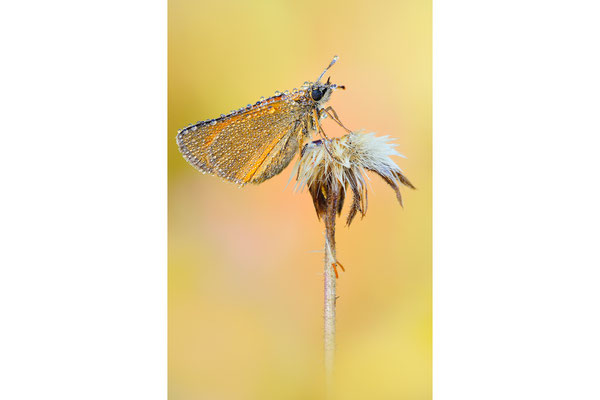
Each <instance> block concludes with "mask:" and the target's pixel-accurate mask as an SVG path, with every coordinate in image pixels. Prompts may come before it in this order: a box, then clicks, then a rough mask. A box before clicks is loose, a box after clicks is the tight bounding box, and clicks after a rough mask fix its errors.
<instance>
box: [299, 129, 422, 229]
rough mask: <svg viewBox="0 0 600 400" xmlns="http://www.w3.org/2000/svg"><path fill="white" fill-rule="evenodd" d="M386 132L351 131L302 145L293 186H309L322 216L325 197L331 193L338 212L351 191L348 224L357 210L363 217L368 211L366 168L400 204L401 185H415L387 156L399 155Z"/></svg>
mask: <svg viewBox="0 0 600 400" xmlns="http://www.w3.org/2000/svg"><path fill="white" fill-rule="evenodd" d="M391 140H392V139H391V138H389V136H382V137H377V136H375V134H374V133H361V132H352V133H349V134H347V135H345V136H343V137H341V138H334V139H331V140H330V141H328V145H327V147H326V146H325V145H324V143H323V141H321V140H317V141H314V142H311V143H309V144H307V145H306V146H304V148H303V149H302V153H301V155H300V159H299V160H298V162H297V163H296V165H295V167H294V172H295V174H296V181H297V182H296V190H301V189H302V188H303V187H304V186H306V187H307V188H308V191H309V192H310V194H311V196H312V199H313V203H314V205H315V210H316V212H317V217H318V218H319V219H320V218H324V215H325V212H326V210H327V206H326V204H327V199H328V198H329V197H330V196H332V194H337V195H335V196H334V197H335V198H336V199H337V200H336V210H337V213H338V215H340V214H341V211H342V207H343V205H344V198H345V197H346V193H347V192H348V191H351V192H352V205H351V206H350V212H349V213H348V218H347V220H346V224H347V225H350V223H351V222H352V220H353V219H354V217H355V216H356V214H357V212H360V213H361V216H362V217H364V216H365V214H366V213H367V203H368V201H367V184H366V180H365V172H366V171H371V172H375V173H376V174H377V175H379V176H380V177H381V178H383V180H384V181H385V182H387V183H388V184H389V185H390V186H391V187H392V189H394V191H395V192H396V197H397V198H398V201H399V202H400V205H402V195H401V194H400V186H401V185H404V186H408V187H409V188H411V189H415V187H414V186H413V185H412V183H410V181H409V180H408V179H407V178H406V177H405V176H404V175H403V174H402V170H401V169H400V168H399V167H398V166H397V165H396V164H395V163H394V162H393V161H392V159H391V158H390V156H400V157H404V156H402V155H401V154H400V153H398V152H397V151H396V150H395V146H396V144H394V143H391Z"/></svg>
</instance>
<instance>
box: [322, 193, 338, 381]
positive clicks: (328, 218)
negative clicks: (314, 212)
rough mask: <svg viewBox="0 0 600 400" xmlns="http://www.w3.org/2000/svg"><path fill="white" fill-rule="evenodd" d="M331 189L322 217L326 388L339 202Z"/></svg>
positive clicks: (331, 357) (330, 362) (330, 364)
mask: <svg viewBox="0 0 600 400" xmlns="http://www.w3.org/2000/svg"><path fill="white" fill-rule="evenodd" d="M332 186H334V187H333V188H331V189H332V190H331V192H330V193H328V194H327V195H328V198H327V211H326V214H325V216H324V218H323V219H324V221H325V265H324V271H323V274H324V276H325V296H324V300H325V301H324V315H325V331H324V333H325V376H326V380H327V386H331V381H332V376H333V363H334V355H335V300H336V296H335V280H336V276H335V272H334V269H333V268H334V267H333V266H334V264H335V262H336V256H335V217H336V215H335V214H336V209H337V203H338V201H339V191H338V189H337V188H336V187H335V186H336V185H332Z"/></svg>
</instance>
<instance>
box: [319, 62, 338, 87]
mask: <svg viewBox="0 0 600 400" xmlns="http://www.w3.org/2000/svg"><path fill="white" fill-rule="evenodd" d="M338 58H339V57H338V56H333V60H331V62H330V63H329V65H328V66H327V68H325V71H323V72H322V73H321V75H319V78H318V79H317V82H320V81H321V78H322V77H323V75H325V72H327V70H328V69H329V68H331V67H332V66H333V64H335V62H336V61H337V60H338Z"/></svg>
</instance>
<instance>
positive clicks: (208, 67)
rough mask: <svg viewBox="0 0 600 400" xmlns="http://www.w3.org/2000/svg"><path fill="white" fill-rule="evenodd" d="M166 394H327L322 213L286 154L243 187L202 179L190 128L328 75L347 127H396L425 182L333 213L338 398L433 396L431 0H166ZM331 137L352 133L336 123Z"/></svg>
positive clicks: (375, 183) (381, 187)
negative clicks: (183, 136) (185, 153)
mask: <svg viewBox="0 0 600 400" xmlns="http://www.w3.org/2000/svg"><path fill="white" fill-rule="evenodd" d="M168 8H169V10H168V12H169V17H168V18H169V28H168V29H169V50H168V52H169V59H168V70H169V76H168V84H169V88H168V95H169V110H168V115H169V122H168V133H167V140H168V151H169V187H168V192H169V211H168V212H169V244H168V249H169V276H168V279H169V299H168V300H169V397H170V399H171V400H175V399H177V400H179V399H318V398H320V397H321V395H322V383H323V376H322V368H323V367H322V363H323V351H322V349H323V344H322V339H323V333H322V325H323V321H322V317H323V310H322V307H323V304H322V303H323V279H322V272H323V271H322V270H323V261H322V257H323V253H322V246H323V241H324V238H323V230H324V229H323V225H322V223H321V222H319V221H318V220H317V217H316V215H315V211H314V208H313V205H312V201H311V199H310V195H309V194H308V193H307V192H306V191H305V192H302V193H295V192H294V191H293V190H292V186H293V182H291V183H290V184H289V185H288V186H287V187H286V184H287V183H288V180H289V179H290V174H291V169H292V168H291V165H293V164H294V163H295V162H296V159H294V160H293V161H292V164H291V165H290V166H289V167H288V168H287V169H286V170H284V171H283V172H282V173H281V174H280V175H278V176H276V177H275V178H273V179H270V180H268V181H266V182H265V183H263V184H261V185H258V186H247V187H244V188H242V189H240V188H238V187H237V186H235V185H233V184H230V183H226V182H224V181H221V180H220V179H219V178H216V177H212V176H209V175H202V174H201V173H199V172H198V171H196V170H195V169H194V168H193V167H192V166H190V165H189V164H187V162H186V161H185V160H184V159H183V157H182V156H181V155H180V153H179V151H178V149H177V145H176V142H175V136H176V134H177V130H178V129H180V128H182V127H184V126H186V125H187V124H189V123H193V122H196V121H198V120H204V119H209V118H214V117H217V116H219V115H220V114H226V113H228V112H229V111H230V110H232V109H237V108H240V107H242V106H245V105H246V104H249V103H254V102H256V101H257V100H258V99H259V97H261V96H265V97H268V96H271V95H273V94H274V92H275V91H276V90H280V91H284V90H286V89H288V90H291V89H293V88H294V87H300V86H301V85H302V83H303V82H304V81H314V80H315V79H316V78H317V76H318V75H319V74H320V73H321V71H322V70H323V68H324V67H325V66H326V65H327V64H328V63H329V61H331V58H332V56H333V55H335V54H337V55H339V56H340V59H339V61H338V63H337V64H336V65H335V66H334V67H333V68H332V69H331V70H330V71H329V72H328V74H327V75H326V76H325V78H326V77H327V76H329V75H331V78H332V79H331V80H332V82H334V83H338V84H343V85H346V87H347V90H346V91H337V92H335V93H334V94H333V95H332V98H331V100H330V101H329V103H328V104H329V105H332V106H333V107H334V108H335V110H336V111H337V113H338V115H339V116H340V118H341V120H342V121H343V122H344V124H345V125H346V126H347V127H349V128H350V129H353V130H357V129H361V128H364V129H366V130H367V131H369V132H376V133H377V134H378V135H391V136H393V137H395V138H396V140H395V142H396V143H398V145H399V146H398V147H397V149H398V151H399V152H400V153H402V154H404V155H405V156H406V157H407V158H406V159H403V158H399V157H395V161H396V162H397V163H398V165H399V166H400V168H402V169H403V171H404V172H405V174H406V175H407V176H408V178H409V179H410V180H411V181H412V182H413V183H414V184H415V186H417V188H418V190H416V191H410V190H409V189H402V192H403V195H404V199H405V202H404V204H405V205H404V209H402V208H401V207H400V206H399V204H398V203H397V200H396V198H395V195H394V193H393V191H392V190H391V189H390V188H389V187H388V186H387V185H386V184H385V183H384V182H383V181H382V180H381V179H379V178H378V177H376V176H370V177H371V181H370V183H371V187H370V190H369V209H368V212H367V216H366V217H365V218H364V219H363V220H360V218H359V217H357V219H356V220H355V221H354V222H353V224H352V226H351V227H350V228H347V227H345V226H344V221H345V215H346V213H347V206H346V207H345V209H344V213H343V214H342V219H340V220H338V221H339V222H338V229H337V237H336V238H337V254H338V259H339V260H340V261H341V263H342V264H343V265H344V266H345V267H346V272H341V274H340V279H338V281H337V286H338V289H337V290H338V296H339V299H338V303H337V304H338V307H337V354H336V357H337V358H336V363H337V364H336V376H335V380H336V392H337V394H338V396H339V398H342V399H429V398H431V259H432V254H431V252H432V249H431V52H432V49H431V1H429V0H426V1H397V2H391V1H369V2H358V1H344V2H341V1H339V2H322V1H297V2H292V1H252V2H248V1H219V2H204V1H191V0H169V4H168ZM323 127H324V129H325V131H326V132H327V133H328V135H329V136H333V137H335V136H341V135H343V133H344V132H343V131H342V130H341V129H340V128H339V127H337V126H336V125H335V124H334V123H332V122H331V121H329V120H325V121H324V123H323Z"/></svg>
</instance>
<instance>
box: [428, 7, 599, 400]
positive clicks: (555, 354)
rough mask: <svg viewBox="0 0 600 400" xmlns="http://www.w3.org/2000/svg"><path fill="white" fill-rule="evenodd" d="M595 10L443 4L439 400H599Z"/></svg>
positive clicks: (438, 148)
mask: <svg viewBox="0 0 600 400" xmlns="http://www.w3.org/2000/svg"><path fill="white" fill-rule="evenodd" d="M598 4H599V3H598V2H591V1H574V2H547V1H508V2H506V1H504V2H481V1H460V0H459V1H451V2H441V1H436V2H434V23H433V26H434V57H433V58H434V81H433V87H434V108H433V116H434V120H433V131H434V139H433V143H434V158H433V159H434V271H433V277H434V287H433V289H434V290H433V293H434V299H433V300H434V331H433V338H434V347H433V352H434V398H435V399H438V400H440V399H444V400H446V399H460V400H469V399H473V400H481V399H502V400H506V399H511V400H514V399H527V400H529V399H545V400H547V399H596V398H600V384H599V377H600V363H599V362H598V360H599V359H600V345H599V343H600V339H599V338H600V322H599V315H600V313H599V307H600V290H599V289H598V287H599V285H600V258H599V256H598V254H599V251H598V249H599V241H600V236H599V234H598V229H599V228H598V226H600V213H599V211H598V210H599V204H600V198H599V195H598V192H599V191H598V189H597V181H598V174H599V173H600V165H599V162H598V159H599V157H598V155H597V152H598V148H600V140H599V138H600V127H599V115H600V95H599V93H600V80H599V77H600V58H599V57H600V52H599V51H598V48H599V45H598V43H599V39H598V38H600V24H598V16H599V15H600V13H599V9H598V8H599V5H598Z"/></svg>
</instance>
